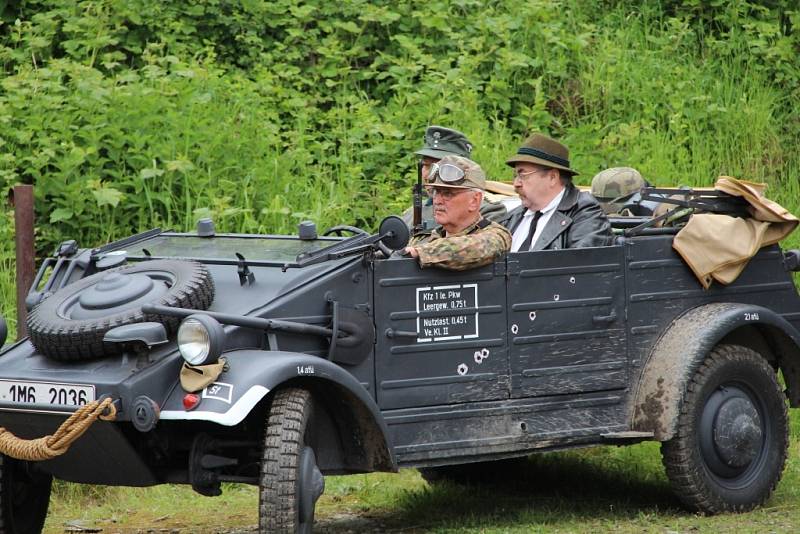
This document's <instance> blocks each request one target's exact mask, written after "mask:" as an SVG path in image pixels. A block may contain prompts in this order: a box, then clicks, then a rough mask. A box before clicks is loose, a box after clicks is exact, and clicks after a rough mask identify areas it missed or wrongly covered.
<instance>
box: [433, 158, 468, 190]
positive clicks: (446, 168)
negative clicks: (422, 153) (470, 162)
mask: <svg viewBox="0 0 800 534" xmlns="http://www.w3.org/2000/svg"><path fill="white" fill-rule="evenodd" d="M437 174H438V175H439V178H441V179H442V181H443V182H444V183H446V184H452V185H461V184H462V183H463V182H464V180H465V178H466V174H465V173H464V169H462V168H461V167H457V166H455V165H453V164H452V163H445V164H443V165H442V164H439V163H434V164H433V165H431V171H430V172H429V173H428V181H429V182H435V181H436V175H437Z"/></svg>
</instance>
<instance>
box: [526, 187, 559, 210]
mask: <svg viewBox="0 0 800 534" xmlns="http://www.w3.org/2000/svg"><path fill="white" fill-rule="evenodd" d="M565 192H566V188H565V189H562V190H561V191H559V193H558V194H557V195H556V196H555V197H553V200H551V201H550V203H549V204H548V205H547V206H545V207H544V208H542V209H541V210H539V211H541V212H542V215H547V214H549V213H550V212H551V211H553V210H555V209H556V208H557V207H558V205H559V204H560V203H561V199H562V198H564V193H565ZM533 213H534V212H533V211H531V210H530V208H529V209H528V211H526V212H525V216H529V215H533Z"/></svg>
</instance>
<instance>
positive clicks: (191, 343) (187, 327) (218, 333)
mask: <svg viewBox="0 0 800 534" xmlns="http://www.w3.org/2000/svg"><path fill="white" fill-rule="evenodd" d="M224 336H225V332H224V331H223V330H222V325H220V324H219V323H218V322H217V321H216V319H214V318H213V317H209V316H208V315H202V314H199V313H198V314H194V315H190V316H189V317H187V318H186V319H184V320H183V322H181V326H180V327H179V328H178V350H179V351H180V353H181V356H183V359H184V360H186V363H188V364H189V365H207V364H209V363H214V362H216V361H217V359H218V358H219V355H220V354H221V353H222V344H223V343H222V341H223V339H224Z"/></svg>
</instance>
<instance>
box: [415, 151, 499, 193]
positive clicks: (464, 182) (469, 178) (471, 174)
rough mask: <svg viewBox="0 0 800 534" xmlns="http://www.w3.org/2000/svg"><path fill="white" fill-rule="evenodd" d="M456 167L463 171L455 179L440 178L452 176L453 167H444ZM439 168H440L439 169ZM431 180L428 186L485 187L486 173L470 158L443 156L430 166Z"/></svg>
mask: <svg viewBox="0 0 800 534" xmlns="http://www.w3.org/2000/svg"><path fill="white" fill-rule="evenodd" d="M447 166H449V167H457V168H458V169H460V170H461V172H462V173H463V174H462V175H461V177H460V178H458V179H457V180H452V179H448V180H445V179H444V178H442V175H445V176H448V175H450V176H452V171H453V169H445V168H444V167H447ZM440 169H441V170H440ZM430 178H431V181H429V182H428V183H427V184H426V186H428V187H449V188H454V189H481V190H484V189H486V174H485V173H484V172H483V169H481V166H480V165H478V164H477V163H475V162H474V161H472V160H471V159H467V158H462V157H461V156H445V157H443V158H442V159H440V160H439V161H437V162H436V163H434V164H433V165H432V166H431V174H430Z"/></svg>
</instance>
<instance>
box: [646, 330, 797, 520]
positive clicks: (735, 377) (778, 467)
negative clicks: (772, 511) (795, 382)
mask: <svg viewBox="0 0 800 534" xmlns="http://www.w3.org/2000/svg"><path fill="white" fill-rule="evenodd" d="M788 428H789V426H788V422H787V414H786V400H785V397H784V395H783V392H782V391H781V389H780V387H779V385H778V381H777V377H776V375H775V372H774V371H773V369H772V367H770V365H769V364H768V363H767V362H766V361H765V360H764V358H762V357H761V356H760V355H759V354H758V353H757V352H755V351H753V350H751V349H749V348H746V347H742V346H738V345H720V346H717V347H716V348H714V350H712V351H711V353H710V354H709V355H708V357H707V358H706V360H705V361H704V362H703V364H702V365H701V366H700V368H699V369H698V370H697V372H696V373H695V375H694V376H693V377H692V379H691V381H690V382H689V384H688V387H687V391H686V395H685V398H684V401H683V405H682V406H681V410H680V414H679V416H678V426H677V430H676V432H675V435H674V437H673V438H672V439H671V440H669V441H666V442H664V443H663V444H662V446H661V452H662V455H663V462H664V467H665V468H666V472H667V477H668V478H669V480H670V483H671V484H672V488H673V490H674V491H675V493H676V494H677V496H678V497H679V498H680V499H681V501H683V502H684V504H686V505H687V506H689V507H691V508H693V509H696V510H698V511H700V512H703V513H711V514H714V513H720V512H743V511H747V510H751V509H753V508H755V507H756V506H758V505H760V504H762V503H764V502H765V501H766V500H767V499H768V498H769V496H770V495H771V494H772V491H773V490H774V489H775V487H776V486H777V484H778V481H779V480H780V478H781V474H782V473H783V468H784V464H785V463H786V448H787V446H788V442H789V436H788Z"/></svg>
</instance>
